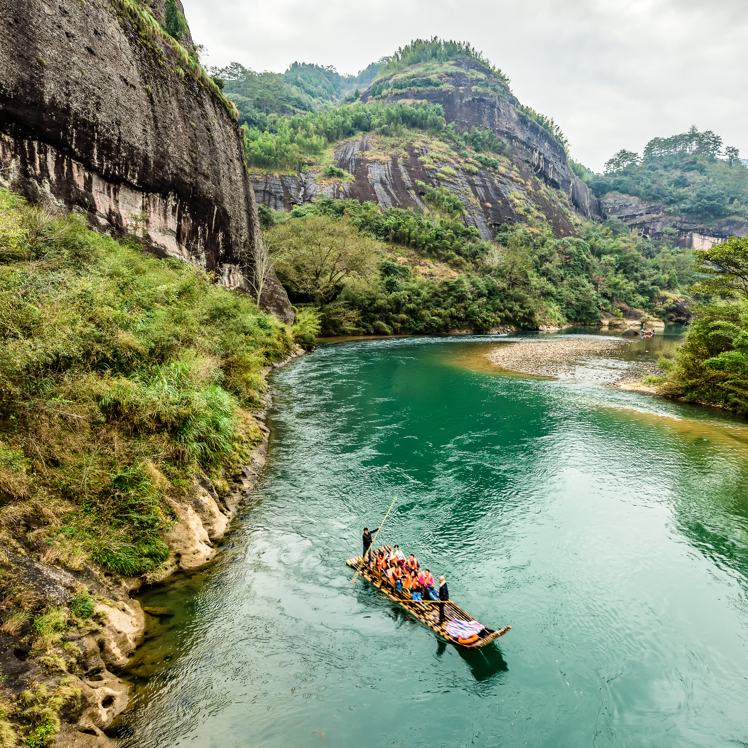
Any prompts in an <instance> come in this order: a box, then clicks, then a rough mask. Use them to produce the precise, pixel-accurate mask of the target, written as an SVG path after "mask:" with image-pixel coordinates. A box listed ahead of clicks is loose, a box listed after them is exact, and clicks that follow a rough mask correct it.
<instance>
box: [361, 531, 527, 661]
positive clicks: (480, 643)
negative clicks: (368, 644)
mask: <svg viewBox="0 0 748 748" xmlns="http://www.w3.org/2000/svg"><path fill="white" fill-rule="evenodd" d="M380 550H385V551H387V552H388V553H389V552H390V551H391V548H390V547H389V546H388V545H385V546H382V548H381V549H380ZM371 553H372V554H373V553H374V551H371ZM346 564H347V565H348V566H350V567H351V568H352V569H355V570H356V571H357V572H358V573H359V574H361V576H362V577H365V578H366V579H368V580H369V581H370V582H371V583H372V584H373V585H374V586H375V587H376V588H377V589H379V590H381V591H382V592H384V594H385V595H387V597H389V598H390V599H391V600H394V601H395V602H396V603H397V604H398V605H401V606H402V607H403V608H405V610H407V611H408V613H410V614H411V615H412V616H414V617H415V618H417V619H418V620H419V621H421V623H425V624H426V625H427V626H428V627H429V628H430V629H431V630H432V631H434V632H436V633H437V634H438V635H439V636H440V637H441V638H442V639H446V641H448V642H450V643H451V644H455V645H456V646H458V647H462V648H463V649H478V648H479V647H485V646H486V644H489V643H490V642H492V641H493V640H494V639H498V638H499V637H500V636H503V635H504V634H506V632H507V631H509V629H511V628H512V627H511V626H504V628H503V629H498V630H494V629H489V628H486V627H485V626H483V625H482V624H481V623H478V621H475V620H473V618H472V617H471V616H469V615H468V614H467V613H466V612H465V611H464V610H463V609H462V608H460V607H459V606H458V605H455V604H454V603H453V602H452V601H451V600H449V601H448V602H446V603H445V604H444V606H445V608H444V613H445V616H444V618H445V620H444V622H443V623H439V606H438V605H436V604H435V603H429V602H424V603H417V602H414V601H413V600H411V599H410V597H408V596H407V594H402V593H399V592H398V591H397V590H396V589H395V588H394V587H393V586H392V585H391V584H390V583H389V581H388V580H387V579H386V578H384V577H383V576H382V575H381V574H379V573H378V572H377V571H376V570H375V569H370V568H369V567H368V566H366V564H364V563H363V556H356V557H355V558H349V559H348V560H347V561H346Z"/></svg>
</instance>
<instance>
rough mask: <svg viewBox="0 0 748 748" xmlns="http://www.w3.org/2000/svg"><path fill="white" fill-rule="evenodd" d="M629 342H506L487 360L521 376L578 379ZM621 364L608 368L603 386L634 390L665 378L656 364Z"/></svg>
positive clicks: (561, 339)
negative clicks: (649, 378)
mask: <svg viewBox="0 0 748 748" xmlns="http://www.w3.org/2000/svg"><path fill="white" fill-rule="evenodd" d="M630 343H631V341H629V340H624V339H620V340H618V339H615V338H601V339H594V338H576V337H574V338H563V337H556V338H546V339H541V340H528V341H522V342H507V343H503V344H502V345H500V346H497V347H496V348H494V349H493V350H491V351H490V352H489V353H488V359H489V360H490V361H491V362H493V363H494V364H496V365H497V366H500V367H501V368H502V369H505V370H507V371H512V372H515V373H518V374H529V375H531V376H538V377H550V378H554V379H577V378H580V375H581V373H582V372H581V371H580V369H583V367H585V366H588V365H589V364H590V363H591V362H593V361H597V360H599V359H604V358H605V357H606V354H608V355H610V354H615V353H618V352H620V351H621V350H622V349H624V348H626V347H628V346H629V345H630ZM621 364H622V365H620V366H618V367H615V368H612V367H611V368H609V369H608V370H607V371H606V375H605V376H604V377H603V378H602V379H603V381H601V383H603V384H609V385H613V386H620V387H622V388H624V387H625V389H635V388H637V383H638V382H640V380H641V379H643V378H644V377H646V376H650V375H656V376H661V375H662V371H661V370H660V369H659V368H658V367H657V364H656V363H654V362H650V361H630V362H621ZM582 378H584V377H582ZM641 386H642V387H644V386H645V385H641ZM646 391H648V392H651V389H650V388H648V389H647V390H646Z"/></svg>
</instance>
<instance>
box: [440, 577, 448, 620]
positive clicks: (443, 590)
mask: <svg viewBox="0 0 748 748" xmlns="http://www.w3.org/2000/svg"><path fill="white" fill-rule="evenodd" d="M448 600H449V589H448V587H447V580H446V579H445V578H444V577H439V623H440V624H441V623H444V619H445V617H446V616H445V615H444V608H446V607H447V601H448Z"/></svg>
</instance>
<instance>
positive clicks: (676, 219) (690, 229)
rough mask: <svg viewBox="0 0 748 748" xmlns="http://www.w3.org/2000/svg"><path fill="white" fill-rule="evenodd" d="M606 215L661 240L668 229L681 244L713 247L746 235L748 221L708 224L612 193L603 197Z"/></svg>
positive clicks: (601, 202) (603, 208)
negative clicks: (732, 238) (729, 239)
mask: <svg viewBox="0 0 748 748" xmlns="http://www.w3.org/2000/svg"><path fill="white" fill-rule="evenodd" d="M600 210H601V212H602V215H603V217H604V218H618V219H620V220H621V221H623V222H624V223H625V224H627V225H628V226H630V227H631V228H632V229H638V230H639V231H640V232H641V233H642V234H644V235H645V236H648V237H650V238H652V239H659V238H661V237H662V236H663V235H664V231H665V230H666V229H671V230H672V231H674V232H675V234H674V236H673V239H674V241H675V243H676V245H677V246H680V247H693V248H694V249H710V248H711V247H713V246H714V245H715V244H719V243H720V242H723V241H725V239H728V238H729V237H731V236H746V235H747V234H748V222H746V221H745V219H743V218H723V219H715V220H713V221H710V222H709V223H706V222H704V221H702V220H699V219H698V218H696V217H694V216H690V215H679V214H673V213H669V212H668V209H667V206H666V205H662V204H661V203H654V202H646V201H644V200H641V199H640V198H638V197H634V196H632V195H622V194H620V193H618V192H609V193H608V194H607V195H605V196H603V197H602V198H601V199H600Z"/></svg>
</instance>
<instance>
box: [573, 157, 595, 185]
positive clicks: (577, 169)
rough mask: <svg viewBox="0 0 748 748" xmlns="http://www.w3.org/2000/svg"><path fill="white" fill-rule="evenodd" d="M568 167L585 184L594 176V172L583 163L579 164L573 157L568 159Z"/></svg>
mask: <svg viewBox="0 0 748 748" xmlns="http://www.w3.org/2000/svg"><path fill="white" fill-rule="evenodd" d="M568 161H569V167H570V168H571V170H572V171H573V172H574V173H575V174H576V175H577V176H578V177H579V178H580V179H581V180H582V181H583V182H585V183H586V184H589V182H590V180H591V179H592V178H593V177H594V176H595V173H594V172H593V171H592V170H591V169H588V168H587V167H586V166H585V165H584V164H580V163H579V162H578V161H575V160H574V159H573V158H570V159H568Z"/></svg>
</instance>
